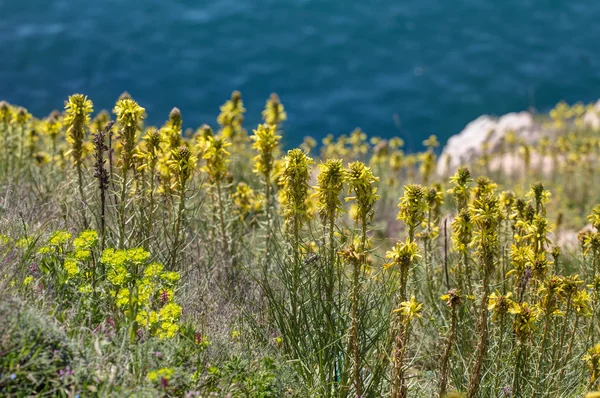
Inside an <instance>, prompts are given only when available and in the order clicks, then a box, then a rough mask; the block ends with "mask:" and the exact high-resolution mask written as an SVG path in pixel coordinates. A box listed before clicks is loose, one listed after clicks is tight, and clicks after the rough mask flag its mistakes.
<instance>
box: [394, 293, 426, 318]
mask: <svg viewBox="0 0 600 398" xmlns="http://www.w3.org/2000/svg"><path fill="white" fill-rule="evenodd" d="M422 309H423V304H422V303H419V302H418V301H417V300H416V299H415V296H411V297H410V300H409V301H403V302H401V303H400V306H399V307H398V308H396V309H395V310H394V312H398V313H400V315H401V316H402V322H404V323H406V322H410V321H411V320H413V319H414V318H415V317H418V318H421V310H422Z"/></svg>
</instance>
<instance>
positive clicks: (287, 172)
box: [281, 148, 312, 225]
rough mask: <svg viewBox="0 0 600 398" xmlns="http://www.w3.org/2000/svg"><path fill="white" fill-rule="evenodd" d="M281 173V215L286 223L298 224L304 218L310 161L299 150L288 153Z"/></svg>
mask: <svg viewBox="0 0 600 398" xmlns="http://www.w3.org/2000/svg"><path fill="white" fill-rule="evenodd" d="M284 162H285V163H284V167H283V173H282V176H281V180H282V183H283V189H282V191H281V192H282V195H283V199H284V200H283V203H282V205H283V208H284V211H283V214H284V217H285V219H286V222H287V223H290V222H291V221H292V220H296V221H298V222H299V224H300V225H301V224H302V221H303V220H304V219H305V218H306V210H307V208H306V199H307V197H308V188H309V185H308V180H309V178H310V174H309V168H310V165H311V164H312V159H311V158H309V157H308V156H307V155H306V154H305V153H304V152H302V150H301V149H298V148H297V149H292V150H291V151H288V154H287V156H286V157H285V159H284Z"/></svg>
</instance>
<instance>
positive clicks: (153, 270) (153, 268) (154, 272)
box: [144, 263, 164, 278]
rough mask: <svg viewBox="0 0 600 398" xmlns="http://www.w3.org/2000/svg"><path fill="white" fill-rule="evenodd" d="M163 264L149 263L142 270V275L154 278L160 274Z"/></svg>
mask: <svg viewBox="0 0 600 398" xmlns="http://www.w3.org/2000/svg"><path fill="white" fill-rule="evenodd" d="M163 269H164V266H163V265H162V264H161V263H152V264H149V265H148V266H147V267H146V269H145V270H144V276H145V277H148V278H156V277H158V276H159V275H160V273H161V272H162V270H163Z"/></svg>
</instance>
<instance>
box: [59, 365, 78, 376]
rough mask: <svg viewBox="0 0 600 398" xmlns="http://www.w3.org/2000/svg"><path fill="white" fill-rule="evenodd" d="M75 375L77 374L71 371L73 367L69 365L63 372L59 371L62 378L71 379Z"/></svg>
mask: <svg viewBox="0 0 600 398" xmlns="http://www.w3.org/2000/svg"><path fill="white" fill-rule="evenodd" d="M73 373H75V372H73V371H72V370H71V367H70V366H69V365H67V367H66V368H64V369H61V370H59V371H58V375H59V376H60V377H69V376H72V375H73Z"/></svg>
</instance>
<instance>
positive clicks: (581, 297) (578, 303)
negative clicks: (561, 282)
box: [573, 289, 592, 316]
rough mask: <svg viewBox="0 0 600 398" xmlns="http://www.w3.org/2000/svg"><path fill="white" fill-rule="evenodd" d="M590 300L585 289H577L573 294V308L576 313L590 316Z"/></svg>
mask: <svg viewBox="0 0 600 398" xmlns="http://www.w3.org/2000/svg"><path fill="white" fill-rule="evenodd" d="M591 301H592V300H591V298H590V295H589V294H588V292H587V290H585V289H583V290H579V291H578V292H577V293H575V295H574V296H573V309H574V310H575V312H576V313H577V314H578V315H584V316H592V306H591Z"/></svg>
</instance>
